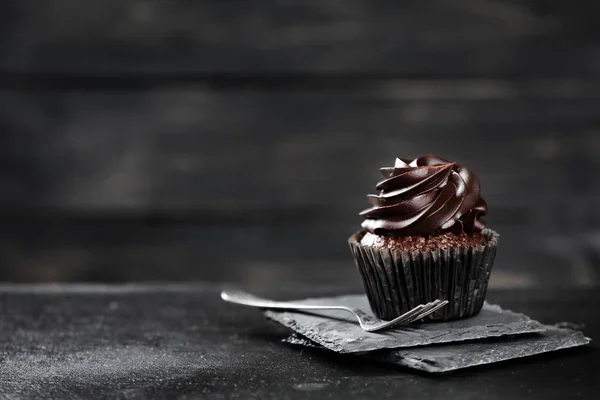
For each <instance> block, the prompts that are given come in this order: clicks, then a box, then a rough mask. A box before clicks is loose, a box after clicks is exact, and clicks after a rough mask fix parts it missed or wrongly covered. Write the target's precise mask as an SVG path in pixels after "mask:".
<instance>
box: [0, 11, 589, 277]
mask: <svg viewBox="0 0 600 400" xmlns="http://www.w3.org/2000/svg"><path fill="white" fill-rule="evenodd" d="M599 16H600V3H598V2H595V1H578V2H566V1H554V0H527V1H516V0H514V1H492V0H486V1H475V0H457V1H452V2H450V1H442V0H438V1H425V0H409V1H406V0H405V1H397V0H376V1H373V0H371V1H368V0H349V1H344V2H339V1H321V0H305V1H291V0H279V1H260V2H250V1H244V0H227V1H186V0H169V1H166V0H163V1H150V0H136V1H134V0H105V1H101V2H82V1H76V0H57V1H52V2H45V1H22V0H5V1H2V2H1V3H0V135H1V136H0V279H2V280H5V281H73V280H93V281H130V280H201V279H203V280H215V281H216V280H229V281H243V282H249V283H256V282H261V283H265V282H267V283H270V282H272V283H273V284H276V283H278V282H281V281H306V282H337V283H343V284H348V285H350V286H354V287H359V285H360V283H359V281H358V276H357V274H356V273H355V271H354V267H353V263H352V260H351V256H350V253H349V251H348V249H347V244H346V237H347V236H348V235H349V234H350V233H352V232H353V231H354V230H356V229H358V227H359V224H360V222H361V219H360V217H359V216H358V215H357V214H358V212H359V211H360V210H361V209H363V208H365V207H366V206H367V203H366V199H365V195H366V194H367V193H368V192H370V191H372V190H373V189H374V184H375V182H376V180H377V179H378V168H379V167H380V166H383V165H389V164H390V163H392V162H393V160H394V158H395V157H396V156H403V157H413V156H416V155H419V154H422V153H428V152H434V153H439V154H440V155H443V156H445V157H447V158H451V159H453V160H457V161H459V162H463V163H464V164H466V165H468V166H469V167H471V168H472V169H473V170H475V171H476V172H478V174H479V176H480V179H481V181H482V185H483V193H484V196H485V198H486V199H487V201H488V203H489V207H490V213H489V217H488V223H489V226H491V227H493V228H495V229H496V230H497V231H499V232H500V233H501V234H502V239H501V250H500V252H499V255H498V259H497V263H496V267H495V272H494V277H493V281H492V284H493V285H495V286H519V285H520V286H528V285H557V286H560V285H571V284H581V285H585V284H591V283H594V282H598V281H599V279H600V230H599V228H598V226H599V224H600V211H599V209H598V207H597V205H598V203H599V200H600V180H598V178H597V175H598V172H600V158H599V157H598V153H599V152H600V112H599V111H600V79H599V78H600V24H598V17H599Z"/></svg>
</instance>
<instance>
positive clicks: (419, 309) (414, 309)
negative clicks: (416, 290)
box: [394, 304, 425, 325]
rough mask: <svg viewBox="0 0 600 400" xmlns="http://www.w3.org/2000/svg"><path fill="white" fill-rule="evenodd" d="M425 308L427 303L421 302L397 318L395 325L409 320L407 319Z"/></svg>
mask: <svg viewBox="0 0 600 400" xmlns="http://www.w3.org/2000/svg"><path fill="white" fill-rule="evenodd" d="M423 308H425V305H424V304H420V305H418V306H416V307H415V308H413V309H412V310H409V311H408V312H406V313H405V314H404V315H402V316H401V317H400V318H396V319H395V320H394V325H398V324H403V323H405V321H407V320H409V319H411V318H412V317H414V316H415V315H417V314H419V313H420V312H421V311H422V310H423Z"/></svg>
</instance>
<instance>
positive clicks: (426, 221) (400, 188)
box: [360, 154, 487, 236]
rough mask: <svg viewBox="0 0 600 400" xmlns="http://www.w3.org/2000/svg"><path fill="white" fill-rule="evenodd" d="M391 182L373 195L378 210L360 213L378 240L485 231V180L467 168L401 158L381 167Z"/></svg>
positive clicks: (429, 159) (430, 159)
mask: <svg viewBox="0 0 600 400" xmlns="http://www.w3.org/2000/svg"><path fill="white" fill-rule="evenodd" d="M381 172H382V174H383V176H384V177H385V179H384V180H382V181H381V182H379V183H378V184H377V186H376V189H378V190H380V191H381V192H380V193H379V195H369V196H367V198H368V199H369V203H371V205H372V207H371V208H368V209H366V210H364V211H363V212H361V213H360V215H362V216H363V217H365V218H366V219H365V221H363V223H362V227H363V228H364V229H366V230H367V231H369V232H371V233H374V234H377V235H391V236H413V235H421V236H426V235H430V234H433V233H443V232H452V233H454V234H457V235H458V234H460V233H462V232H464V233H466V234H468V235H472V234H473V233H475V232H480V231H481V230H483V229H484V228H485V223H484V222H483V221H482V220H481V217H482V216H483V215H485V214H487V204H486V202H485V200H483V198H481V196H480V195H479V179H478V178H477V176H476V175H475V174H474V173H473V172H471V171H470V170H468V169H467V168H465V167H463V166H461V165H458V164H456V163H453V162H449V161H448V160H445V159H443V158H441V157H439V156H435V155H432V154H427V155H424V156H420V157H417V158H415V159H414V160H406V159H399V158H397V159H396V163H395V165H394V166H393V167H385V168H381Z"/></svg>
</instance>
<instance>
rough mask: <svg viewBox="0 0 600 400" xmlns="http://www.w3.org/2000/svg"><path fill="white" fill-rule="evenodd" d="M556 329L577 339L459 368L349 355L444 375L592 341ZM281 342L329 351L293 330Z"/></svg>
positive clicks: (423, 362) (585, 337)
mask: <svg viewBox="0 0 600 400" xmlns="http://www.w3.org/2000/svg"><path fill="white" fill-rule="evenodd" d="M546 327H553V326H552V325H546ZM557 329H560V330H565V331H571V335H570V336H567V337H565V338H563V340H562V342H563V343H565V342H568V339H571V338H573V339H575V338H576V339H577V340H578V341H577V342H576V343H573V342H574V341H571V342H572V344H571V345H562V346H561V347H557V348H554V349H551V350H540V351H535V352H532V353H530V354H526V355H522V356H519V357H507V358H503V359H497V360H493V361H489V362H482V363H479V364H473V365H468V366H464V367H459V368H449V367H448V366H444V364H440V363H436V364H434V365H436V368H432V364H430V363H428V362H426V361H423V360H421V359H418V358H409V357H404V358H401V357H398V359H397V361H396V362H395V363H393V362H391V361H388V360H385V359H382V358H380V357H377V356H374V355H370V354H369V352H366V353H353V354H351V355H355V356H358V357H366V358H369V359H371V360H374V361H378V362H382V363H385V364H389V365H392V366H400V367H405V368H410V369H414V370H418V371H423V372H427V373H429V374H435V375H445V374H450V373H452V372H455V371H458V370H465V369H470V368H474V367H479V366H482V365H490V364H496V363H503V362H506V361H511V360H516V359H519V358H528V357H532V356H537V355H540V354H545V353H554V352H557V351H561V350H569V349H572V348H575V347H582V346H587V345H589V344H590V343H591V342H592V339H590V338H589V337H587V336H585V335H584V334H583V333H582V332H580V331H575V330H572V329H568V328H557ZM483 340H485V339H483ZM281 342H282V343H285V344H288V345H292V346H296V347H308V348H313V349H315V350H319V351H330V350H329V349H327V348H325V347H323V346H321V345H319V344H318V343H315V342H314V341H311V340H310V339H308V338H305V337H303V336H302V335H301V334H299V333H297V332H294V333H292V335H291V336H288V337H286V338H284V339H282V340H281ZM409 349H410V348H409ZM403 359H405V360H409V361H407V362H404V363H403V362H402V361H403Z"/></svg>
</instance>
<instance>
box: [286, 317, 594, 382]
mask: <svg viewBox="0 0 600 400" xmlns="http://www.w3.org/2000/svg"><path fill="white" fill-rule="evenodd" d="M546 328H547V330H546V331H545V332H542V333H536V334H532V335H524V336H516V337H507V338H497V339H493V340H484V341H477V342H467V343H459V344H455V343H452V344H445V345H439V346H425V347H415V348H408V349H401V350H390V351H377V352H373V353H368V354H365V355H364V356H365V357H369V358H373V359H376V360H380V361H384V362H386V363H390V364H394V365H399V366H403V367H408V368H413V369H418V370H421V371H425V372H431V373H444V372H451V371H456V370H458V369H463V368H469V367H475V366H478V365H485V364H491V363H495V362H500V361H507V360H511V359H516V358H523V357H528V356H532V355H536V354H541V353H546V352H551V351H556V350H562V349H568V348H572V347H578V346H584V345H586V344H588V343H590V339H589V338H587V337H585V336H584V335H583V333H581V332H579V331H574V330H570V329H561V328H557V327H554V326H550V325H549V326H546ZM284 342H286V343H290V344H294V345H299V346H307V347H314V348H320V349H323V347H322V346H320V345H319V344H317V343H315V342H312V341H310V340H308V339H306V338H303V337H301V336H298V335H295V334H294V335H292V336H290V337H289V338H287V339H284Z"/></svg>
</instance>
